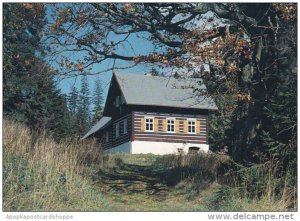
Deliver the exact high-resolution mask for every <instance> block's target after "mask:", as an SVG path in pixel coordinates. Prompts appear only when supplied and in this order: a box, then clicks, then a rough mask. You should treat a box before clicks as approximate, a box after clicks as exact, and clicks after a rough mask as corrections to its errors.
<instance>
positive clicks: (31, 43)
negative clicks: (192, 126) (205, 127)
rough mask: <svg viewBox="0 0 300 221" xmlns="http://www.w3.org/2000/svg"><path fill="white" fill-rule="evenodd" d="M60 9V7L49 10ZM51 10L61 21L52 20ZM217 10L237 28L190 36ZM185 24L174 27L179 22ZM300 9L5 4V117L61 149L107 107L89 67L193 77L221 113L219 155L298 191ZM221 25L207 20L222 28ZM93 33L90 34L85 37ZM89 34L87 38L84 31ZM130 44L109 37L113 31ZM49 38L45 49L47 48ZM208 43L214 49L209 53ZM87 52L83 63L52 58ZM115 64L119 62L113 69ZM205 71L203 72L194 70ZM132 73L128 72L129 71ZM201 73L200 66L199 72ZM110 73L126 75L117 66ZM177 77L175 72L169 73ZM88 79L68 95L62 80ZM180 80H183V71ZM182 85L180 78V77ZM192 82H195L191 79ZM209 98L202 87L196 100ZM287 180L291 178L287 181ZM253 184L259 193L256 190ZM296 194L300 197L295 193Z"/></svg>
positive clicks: (213, 123)
mask: <svg viewBox="0 0 300 221" xmlns="http://www.w3.org/2000/svg"><path fill="white" fill-rule="evenodd" d="M50 8H52V9H50ZM50 10H52V13H53V18H52V19H49V18H47V13H49V11H50ZM207 11H212V12H214V13H215V14H216V15H218V18H223V19H226V21H225V23H226V22H227V23H228V25H226V26H224V25H223V26H219V25H218V24H217V23H216V25H213V26H211V27H212V28H211V29H209V30H201V28H199V27H198V28H194V29H190V28H188V27H187V26H185V24H188V23H189V22H190V21H194V20H193V19H197V18H199V15H201V14H203V13H206V12H207ZM179 14H180V15H181V18H180V19H179V20H178V19H177V20H174V18H175V17H176V16H177V18H178V15H179ZM296 15H297V5H296V4H288V3H274V4H273V3H264V4H262V3H251V4H242V3H237V4H235V3H232V4H222V3H199V4H171V3H161V4H159V3H158V4H109V3H107V4H104V3H103V4H95V3H92V4H65V5H61V4H52V5H47V4H28V3H24V4H23V3H19V4H9V3H5V4H3V116H4V121H6V120H12V119H13V120H14V121H18V122H22V123H24V124H26V125H27V126H28V127H29V128H30V129H31V130H32V131H33V132H34V131H35V132H37V133H38V132H42V131H43V130H46V131H47V134H48V135H49V136H51V137H52V138H54V139H55V141H57V142H59V141H60V140H64V139H73V138H74V137H77V138H78V137H81V136H82V135H83V134H84V133H85V132H86V131H87V130H88V129H89V128H90V127H91V125H92V124H93V123H95V122H96V121H97V120H98V119H99V117H101V110H102V107H103V90H102V88H101V82H100V80H99V81H97V82H96V87H95V91H89V85H88V83H87V78H88V76H89V75H90V74H93V73H90V72H88V71H89V70H88V67H89V66H90V65H91V64H92V63H101V62H102V61H104V60H107V59H112V60H114V61H115V60H124V61H128V62H131V63H130V65H138V64H142V63H150V64H153V65H155V66H157V67H161V68H163V67H165V66H167V67H176V68H181V69H185V70H187V71H193V75H194V76H198V77H201V78H202V79H203V80H204V82H205V84H206V85H207V88H208V92H209V94H211V95H212V96H213V97H214V99H215V101H216V103H217V106H218V107H219V111H218V112H216V113H211V115H210V137H209V139H210V144H211V149H212V150H213V151H220V150H223V149H228V150H229V155H230V157H231V158H232V159H233V160H234V161H235V162H236V163H237V164H238V165H239V167H238V168H236V167H234V168H235V170H237V171H239V172H240V173H245V171H248V172H249V174H252V175H251V176H250V175H249V177H248V178H247V179H248V181H247V182H250V183H251V182H253V184H254V183H256V184H257V182H258V180H259V176H258V177H257V176H256V175H257V174H256V173H255V172H253V171H256V170H255V168H257V167H258V166H259V165H276V168H277V169H276V174H273V175H274V178H275V179H277V181H278V182H279V183H280V185H278V188H279V189H276V190H274V191H275V194H276V192H277V193H280V192H281V191H280V188H282V184H284V186H285V185H286V189H287V190H291V194H290V195H289V197H291V198H293V199H294V198H295V194H294V191H295V186H296V183H297V72H298V70H297V34H296V33H297V17H296ZM215 19H216V17H211V18H210V17H208V18H207V21H206V22H207V23H213V22H214V20H215ZM83 28H85V29H84V30H82V29H83ZM80 31H81V32H82V33H84V34H82V35H79V34H78V32H80ZM111 32H113V33H114V34H115V35H120V36H121V37H122V38H124V39H122V40H120V39H116V40H115V41H114V40H112V41H110V39H108V36H109V33H111ZM139 33H147V34H146V37H145V38H146V40H148V41H149V42H151V43H152V44H153V45H154V46H155V47H154V48H155V49H154V51H153V53H149V54H147V55H136V56H128V55H125V54H119V51H118V50H117V49H118V47H119V46H120V44H122V43H123V42H126V40H127V38H128V36H129V35H130V34H139ZM44 39H47V41H46V44H45V42H43V40H44ZM203 45H205V46H204V47H203ZM62 49H63V50H69V51H72V52H73V53H75V52H76V51H85V52H86V55H85V56H84V57H83V60H81V61H79V60H78V61H77V62H74V61H73V60H71V59H70V58H66V57H60V59H59V61H58V66H59V67H60V68H57V69H55V68H54V67H53V66H51V64H52V63H51V62H49V61H50V60H49V55H53V54H57V53H61V54H63V50H62ZM113 64H114V63H113ZM202 64H206V65H208V66H209V70H210V71H207V70H206V69H204V68H200V69H199V68H195V67H198V66H201V65H202ZM130 65H129V66H130ZM195 65H196V66H195ZM110 70H118V67H117V66H115V65H113V66H112V67H111V69H110ZM167 70H168V69H167ZM77 75H80V76H82V77H81V88H80V89H77V88H76V87H72V88H71V93H70V94H69V95H67V96H65V95H63V94H61V93H60V90H59V89H58V88H57V79H58V78H57V76H77ZM177 75H178V73H177ZM179 77H180V73H179ZM182 77H186V76H182ZM199 93H201V91H200V92H199V91H197V89H195V96H197V94H199ZM287 176H289V177H290V178H289V179H288V182H287V181H286V180H284V181H282V177H287ZM250 186H251V185H250ZM292 192H293V194H292Z"/></svg>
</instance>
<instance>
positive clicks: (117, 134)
mask: <svg viewBox="0 0 300 221" xmlns="http://www.w3.org/2000/svg"><path fill="white" fill-rule="evenodd" d="M119 136H120V125H119V122H118V123H116V137H119Z"/></svg>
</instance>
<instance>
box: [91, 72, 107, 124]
mask: <svg viewBox="0 0 300 221" xmlns="http://www.w3.org/2000/svg"><path fill="white" fill-rule="evenodd" d="M103 102H104V97H103V88H102V81H101V79H100V77H99V76H98V77H97V80H96V81H95V86H94V94H93V105H94V109H93V115H94V116H93V121H92V122H93V124H95V123H96V122H98V121H99V120H100V118H101V117H102V113H103Z"/></svg>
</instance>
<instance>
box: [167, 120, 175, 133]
mask: <svg viewBox="0 0 300 221" xmlns="http://www.w3.org/2000/svg"><path fill="white" fill-rule="evenodd" d="M167 132H169V133H175V119H174V118H167Z"/></svg>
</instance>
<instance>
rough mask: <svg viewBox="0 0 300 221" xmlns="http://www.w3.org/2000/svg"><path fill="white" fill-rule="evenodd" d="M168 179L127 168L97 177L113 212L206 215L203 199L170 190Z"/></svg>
mask: <svg viewBox="0 0 300 221" xmlns="http://www.w3.org/2000/svg"><path fill="white" fill-rule="evenodd" d="M164 176H166V175H165V174H163V173H159V172H157V171H154V170H153V167H151V166H141V165H137V164H124V165H122V167H121V168H118V169H116V168H113V169H111V170H106V171H100V172H98V173H97V175H96V176H95V177H94V180H95V181H96V182H97V186H99V188H100V190H101V192H102V193H103V194H104V196H105V197H106V199H107V200H108V201H109V203H110V205H111V206H112V208H113V211H203V210H204V208H203V207H202V206H201V203H200V202H199V199H194V200H188V199H187V197H188V196H187V194H183V193H180V192H178V190H176V189H175V188H174V187H172V186H170V185H169V184H168V182H166V180H167V179H165V177H164Z"/></svg>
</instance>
